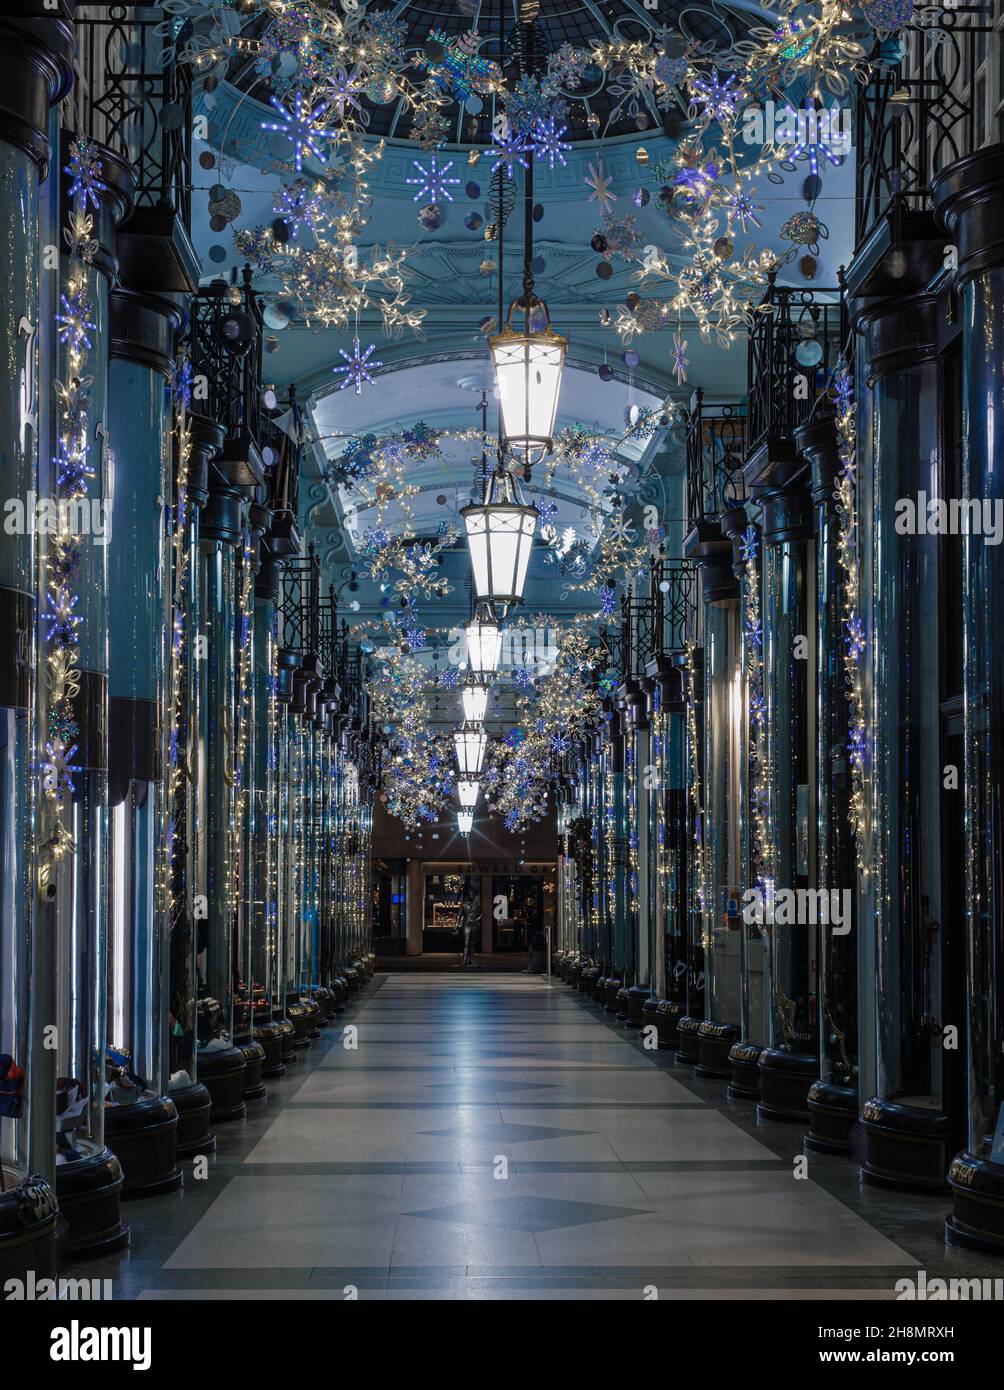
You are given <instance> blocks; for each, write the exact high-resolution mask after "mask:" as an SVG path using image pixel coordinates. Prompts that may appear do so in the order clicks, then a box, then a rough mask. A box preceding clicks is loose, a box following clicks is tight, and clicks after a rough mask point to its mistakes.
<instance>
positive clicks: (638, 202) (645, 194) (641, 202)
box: [631, 188, 652, 208]
mask: <svg viewBox="0 0 1004 1390" xmlns="http://www.w3.org/2000/svg"><path fill="white" fill-rule="evenodd" d="M651 197H652V195H651V193H649V191H648V189H647V188H636V189H635V191H634V196H633V197H632V199H631V201H632V202H633V203H634V205H635V207H636V208H643V207H647V206H648V204H649V202H650V201H651Z"/></svg>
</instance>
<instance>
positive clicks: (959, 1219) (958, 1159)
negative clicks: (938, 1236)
mask: <svg viewBox="0 0 1004 1390" xmlns="http://www.w3.org/2000/svg"><path fill="white" fill-rule="evenodd" d="M948 1185H949V1187H950V1188H951V1189H952V1214H951V1216H949V1218H948V1220H947V1221H946V1222H945V1240H946V1241H947V1242H948V1244H949V1245H961V1246H964V1247H965V1248H966V1249H967V1250H979V1251H981V1252H982V1253H983V1254H986V1255H1004V1164H1000V1163H994V1162H992V1161H991V1160H990V1159H988V1158H977V1157H976V1156H975V1154H971V1153H961V1154H957V1155H956V1156H955V1158H953V1159H952V1166H951V1167H950V1168H949V1170H948Z"/></svg>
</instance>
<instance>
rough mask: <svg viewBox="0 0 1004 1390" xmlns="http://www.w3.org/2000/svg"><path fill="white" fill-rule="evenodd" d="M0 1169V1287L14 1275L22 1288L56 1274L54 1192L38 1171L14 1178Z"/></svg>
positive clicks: (6, 1171)
mask: <svg viewBox="0 0 1004 1390" xmlns="http://www.w3.org/2000/svg"><path fill="white" fill-rule="evenodd" d="M17 1176H18V1175H17V1174H16V1173H15V1172H13V1171H12V1170H11V1169H10V1168H4V1169H3V1170H2V1177H3V1187H2V1188H0V1288H2V1287H3V1286H4V1285H5V1284H6V1282H7V1280H8V1279H17V1280H19V1281H20V1282H21V1285H22V1288H25V1289H26V1288H27V1287H28V1285H29V1284H31V1286H32V1287H33V1288H37V1287H38V1281H39V1280H40V1279H54V1278H55V1277H56V1269H57V1264H56V1225H57V1214H58V1213H57V1205H56V1194H55V1192H54V1191H53V1189H52V1188H51V1187H50V1186H49V1184H48V1183H47V1182H46V1181H45V1179H44V1178H41V1177H39V1176H38V1175H37V1174H36V1175H34V1176H32V1177H24V1178H22V1179H21V1180H20V1181H19V1182H18V1181H15V1180H16V1178H17Z"/></svg>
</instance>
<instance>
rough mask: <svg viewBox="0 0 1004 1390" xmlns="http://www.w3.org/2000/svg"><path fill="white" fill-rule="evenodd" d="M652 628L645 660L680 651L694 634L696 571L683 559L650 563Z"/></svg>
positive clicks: (695, 620)
mask: <svg viewBox="0 0 1004 1390" xmlns="http://www.w3.org/2000/svg"><path fill="white" fill-rule="evenodd" d="M651 589H652V608H653V611H652V626H651V641H650V650H649V655H648V657H647V658H646V659H647V660H648V661H652V660H654V659H655V658H656V657H658V656H664V655H667V654H670V653H673V652H683V651H685V650H686V648H687V644H688V642H692V641H694V640H695V638H696V635H697V571H696V570H695V569H694V566H693V565H691V564H690V563H689V562H688V561H687V560H672V561H670V560H667V559H666V558H665V557H664V556H661V555H660V556H659V557H658V559H654V560H653V561H652V584H651Z"/></svg>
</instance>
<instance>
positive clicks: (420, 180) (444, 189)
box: [405, 155, 460, 203]
mask: <svg viewBox="0 0 1004 1390" xmlns="http://www.w3.org/2000/svg"><path fill="white" fill-rule="evenodd" d="M411 162H412V164H413V165H414V166H415V168H416V169H417V170H418V177H417V178H411V179H405V183H410V184H411V185H412V186H413V187H414V186H415V185H418V192H417V193H416V194H415V197H414V200H413V201H414V202H416V203H417V202H419V201H420V200H422V199H424V200H425V201H426V202H427V203H439V202H441V201H442V199H443V198H445V199H446V201H447V202H448V203H452V202H453V194H452V193H451V192H450V187H449V186H452V185H454V184H458V183H459V182H460V180H459V179H456V178H451V177H450V170H451V169H452V168H453V160H452V159H448V160H447V161H446V163H445V164H444V165H443V166H442V167H440V165H439V157H438V155H433V156H432V159H431V160H430V161H429V167H428V169H425V168H423V166H422V165H421V164H420V163H419V161H418V160H417V159H413V160H412V161H411Z"/></svg>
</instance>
